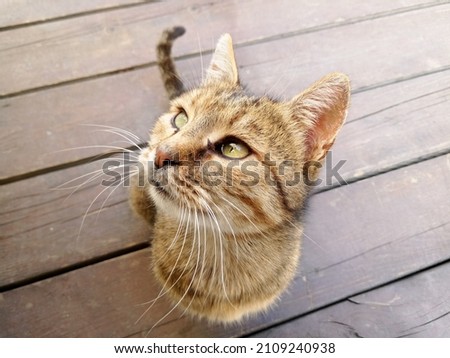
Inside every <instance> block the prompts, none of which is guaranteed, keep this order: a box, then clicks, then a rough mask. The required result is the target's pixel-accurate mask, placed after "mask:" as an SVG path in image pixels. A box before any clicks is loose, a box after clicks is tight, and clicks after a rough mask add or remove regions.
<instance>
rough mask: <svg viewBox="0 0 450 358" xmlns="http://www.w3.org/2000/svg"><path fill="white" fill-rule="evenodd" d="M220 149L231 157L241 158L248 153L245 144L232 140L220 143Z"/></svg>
mask: <svg viewBox="0 0 450 358" xmlns="http://www.w3.org/2000/svg"><path fill="white" fill-rule="evenodd" d="M220 150H221V152H222V154H223V155H224V156H226V157H228V158H232V159H242V158H245V157H246V156H247V155H249V153H250V150H249V149H248V147H247V146H246V145H245V144H241V143H233V142H230V143H224V144H222V147H221V148H220Z"/></svg>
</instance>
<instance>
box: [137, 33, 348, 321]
mask: <svg viewBox="0 0 450 358" xmlns="http://www.w3.org/2000/svg"><path fill="white" fill-rule="evenodd" d="M183 33H184V29H183V28H181V27H175V28H172V29H169V30H166V31H165V32H164V33H163V35H162V38H161V41H160V43H159V45H158V47H157V54H158V65H159V68H160V71H161V74H162V79H163V81H164V85H165V88H166V90H167V92H168V95H169V97H170V99H171V102H170V108H169V110H168V112H167V113H165V114H163V115H162V116H161V117H160V118H159V119H158V121H157V123H156V125H155V127H154V129H153V131H152V133H151V136H150V140H149V142H148V146H147V147H146V148H145V149H143V150H142V152H141V153H140V156H139V161H140V163H142V165H143V167H144V168H145V169H143V173H141V174H143V175H144V176H143V177H144V178H145V180H142V175H141V176H140V177H138V176H135V177H134V178H133V181H132V182H133V185H132V188H131V195H130V201H131V205H132V207H133V208H134V210H135V211H136V212H137V213H138V214H140V215H141V216H143V217H144V218H145V220H147V221H148V222H149V223H150V224H151V225H152V226H153V228H154V238H153V242H152V260H153V271H154V274H155V275H156V277H157V279H158V280H159V281H160V282H161V284H162V290H163V291H164V292H165V293H166V294H167V295H168V296H170V297H171V298H172V299H173V300H174V303H175V307H178V308H182V309H184V310H185V311H187V312H189V313H191V314H193V315H197V316H200V317H205V318H207V319H208V320H210V321H221V322H231V321H237V320H240V319H242V318H243V317H245V316H248V315H250V314H253V313H256V312H259V311H262V310H266V309H267V308H268V307H269V306H270V305H272V304H273V303H274V302H276V301H277V299H278V298H279V297H280V295H281V293H282V292H283V291H284V290H285V289H286V288H287V286H288V285H289V283H290V282H291V280H292V278H293V277H294V275H295V272H296V267H297V263H298V260H299V255H300V240H301V236H302V230H303V225H302V221H301V213H302V209H303V208H304V206H305V202H306V200H307V197H308V192H309V191H310V186H309V185H308V182H311V181H314V180H315V179H316V178H317V175H318V168H319V165H311V163H313V164H314V163H315V164H317V163H320V162H321V161H322V160H323V159H324V157H325V155H326V153H327V151H328V150H329V149H330V147H331V146H332V144H333V142H334V140H335V137H336V135H337V133H338V131H339V129H340V128H341V127H342V125H343V123H344V121H345V117H346V114H347V107H348V102H349V92H350V88H349V80H348V78H347V77H346V76H345V75H343V74H340V73H332V74H329V75H328V76H326V77H324V78H322V79H321V80H320V81H318V82H316V83H315V84H313V85H312V86H311V87H310V88H308V89H307V90H305V91H303V92H301V93H300V94H299V95H297V96H295V97H294V98H293V99H291V100H290V101H287V102H281V101H277V100H273V99H271V98H269V97H267V96H263V97H255V96H252V95H250V94H248V93H247V92H246V91H245V90H244V88H243V87H242V86H241V84H240V82H239V75H238V69H237V66H236V62H235V58H234V53H233V46H232V41H231V37H230V35H228V34H225V35H223V36H222V37H221V38H220V39H219V41H218V44H217V46H216V49H215V52H214V54H213V57H212V60H211V63H210V65H209V68H208V70H207V74H206V77H205V79H204V80H203V82H202V83H201V84H200V86H199V87H197V88H194V89H189V90H186V89H185V88H184V87H183V83H182V82H181V81H180V80H179V77H178V75H177V72H176V70H175V66H174V63H173V60H172V58H171V48H172V43H173V41H174V39H176V38H177V37H179V36H180V35H182V34H183ZM299 178H300V180H298V179H299Z"/></svg>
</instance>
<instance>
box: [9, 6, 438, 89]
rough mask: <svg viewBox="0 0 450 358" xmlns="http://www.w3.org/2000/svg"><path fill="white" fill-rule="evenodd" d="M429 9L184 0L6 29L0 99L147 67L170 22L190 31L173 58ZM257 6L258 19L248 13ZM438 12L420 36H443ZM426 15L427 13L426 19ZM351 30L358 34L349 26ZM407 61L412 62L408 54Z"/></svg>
mask: <svg viewBox="0 0 450 358" xmlns="http://www.w3.org/2000/svg"><path fill="white" fill-rule="evenodd" d="M436 4H442V1H437V2H426V3H425V5H424V2H423V1H419V0H409V1H407V2H406V4H405V1H402V2H374V3H363V4H360V5H359V6H353V5H354V4H353V2H352V1H351V0H341V1H340V2H333V4H332V5H330V4H329V2H328V1H326V0H321V1H320V2H314V3H310V2H298V1H294V0H290V1H282V0H279V1H271V2H265V3H264V5H261V3H260V2H258V1H256V0H255V1H247V2H245V3H242V4H239V6H236V4H235V3H233V2H222V1H217V0H216V1H210V0H201V1H199V0H190V1H189V2H182V3H180V2H164V3H158V4H149V5H143V6H139V7H136V8H129V9H124V10H118V11H113V12H105V13H99V14H93V15H90V16H83V17H79V18H74V19H67V20H65V21H62V22H52V23H47V24H42V25H39V26H33V27H31V28H21V29H16V30H11V31H5V32H3V33H0V44H1V45H0V53H1V56H2V59H1V62H2V66H1V67H0V95H7V94H13V93H19V92H21V91H24V90H28V89H32V88H39V87H42V86H48V85H53V84H57V83H62V82H67V81H71V80H75V79H78V78H84V77H89V76H94V75H98V74H102V73H109V72H113V71H118V70H123V69H126V68H130V67H135V66H141V65H143V64H148V63H149V62H151V61H155V52H154V46H153V45H152V44H155V43H156V42H157V40H158V39H159V36H160V34H161V31H162V30H163V29H164V28H166V27H169V26H173V25H183V26H185V27H186V28H187V29H188V31H189V33H190V34H191V37H190V38H189V39H188V38H185V39H183V40H180V41H178V43H177V48H176V50H175V54H176V55H178V56H180V55H186V54H192V53H197V52H198V51H199V50H200V49H203V50H208V49H212V48H213V46H214V42H215V41H216V39H217V38H218V37H219V36H220V35H221V34H222V33H224V32H227V31H231V32H232V34H233V36H234V40H235V42H236V43H237V44H244V43H248V42H249V41H261V40H262V39H264V38H266V37H274V36H278V35H279V36H281V35H283V34H285V33H286V32H293V33H295V32H305V31H306V32H307V31H312V30H313V29H322V28H327V27H331V26H333V25H342V24H345V23H346V22H349V23H353V22H355V21H356V22H357V21H362V19H364V18H367V19H370V20H372V19H373V18H377V17H379V16H387V15H389V14H390V12H394V13H395V12H398V11H402V9H403V10H405V11H408V10H411V9H416V8H422V7H424V6H428V5H430V6H431V5H436ZM408 5H409V6H408ZM256 8H257V9H258V16H254V15H255V9H256ZM443 8H444V9H445V7H442V6H439V7H436V8H434V7H433V8H430V9H427V10H424V15H421V19H420V21H427V22H428V20H433V21H429V26H427V31H426V34H425V35H426V36H427V38H428V36H430V38H432V37H433V36H434V35H435V34H436V31H438V34H441V33H442V26H443V25H442V24H441V23H442V21H443V20H442V19H441V18H442V17H445V16H444V15H445V14H443V15H442V14H441V10H442V9H443ZM419 13H422V11H420V12H419ZM427 13H430V15H428V16H427V15H426V14H427ZM440 14H441V15H440ZM422 16H425V18H422ZM249 19H251V21H250V20H249ZM445 20H446V19H445ZM374 21H375V22H377V20H374ZM396 21H397V20H394V21H392V22H393V23H395V22H396ZM416 21H419V19H417V20H416ZM444 22H445V21H444ZM375 25H376V24H374V26H375ZM383 26H384V25H383V22H381V23H380V24H379V25H376V27H377V28H381V29H383ZM400 28H401V26H400ZM395 30H396V31H393V32H391V33H390V36H389V38H388V39H386V40H389V41H395V38H396V35H395V34H397V33H398V32H399V31H398V30H399V27H396V29H395ZM411 30H413V31H412V33H411V41H408V42H407V43H405V44H404V46H409V45H410V46H411V47H413V48H414V49H415V50H417V49H420V47H424V45H426V43H427V41H422V40H421V37H420V36H423V35H424V31H423V29H422V31H420V36H419V39H417V38H416V36H415V34H416V32H418V29H417V25H415V26H413V28H412V29H411ZM355 31H358V30H357V29H356V28H355ZM408 31H409V29H408ZM400 32H401V31H400ZM358 33H359V38H361V35H362V34H365V32H362V31H358ZM192 36H193V37H192ZM436 38H439V36H437V37H436ZM419 40H420V46H419V47H418V46H416V45H417V43H418V41H419ZM346 41H349V39H348V38H347V39H346ZM395 43H397V42H395ZM316 46H317V44H316ZM372 46H376V45H375V42H374V41H371V47H372ZM299 47H300V46H299V45H298V44H297V48H299ZM364 47H367V43H365V46H364ZM376 47H378V48H379V46H376ZM443 47H445V46H443ZM304 48H305V47H302V49H304ZM355 48H356V47H355ZM372 48H373V47H372ZM396 48H398V46H395V47H393V48H392V49H391V50H392V51H394V52H398V51H399V50H396ZM284 49H286V48H284ZM434 50H435V51H438V52H439V51H442V52H443V53H445V54H446V52H445V48H439V47H437V48H436V47H435V48H434ZM271 51H272V52H273V49H272V50H271ZM424 51H425V49H424ZM302 52H303V51H302ZM352 53H354V49H353V51H352ZM31 54H32V55H31ZM68 54H69V55H68ZM433 54H434V52H430V56H431V58H434V56H433ZM394 55H395V54H394ZM404 56H406V55H404ZM252 58H255V57H252ZM256 58H259V57H256ZM373 58H376V57H373ZM316 60H317V58H315V61H316ZM408 60H413V61H416V60H414V58H411V57H408ZM440 62H441V61H440V59H438V60H437V61H435V60H434V61H429V62H427V63H426V65H427V66H426V67H430V68H433V67H435V66H438V65H439V63H440ZM49 64H51V65H49ZM383 65H386V63H383ZM277 78H278V77H277Z"/></svg>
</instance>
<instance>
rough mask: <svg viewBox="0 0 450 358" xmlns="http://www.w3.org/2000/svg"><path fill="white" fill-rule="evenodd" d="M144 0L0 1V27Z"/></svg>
mask: <svg viewBox="0 0 450 358" xmlns="http://www.w3.org/2000/svg"><path fill="white" fill-rule="evenodd" d="M145 2H148V1H145V0H89V1H88V0H81V1H80V0H79V1H65V2H62V1H54V0H39V1H36V0H14V1H8V0H6V1H0V29H2V28H7V27H11V26H18V25H25V24H30V23H36V22H42V21H48V20H53V19H55V18H62V17H67V16H74V15H79V14H82V13H86V12H92V11H99V10H106V9H111V8H117V7H120V6H124V5H131V4H142V3H145Z"/></svg>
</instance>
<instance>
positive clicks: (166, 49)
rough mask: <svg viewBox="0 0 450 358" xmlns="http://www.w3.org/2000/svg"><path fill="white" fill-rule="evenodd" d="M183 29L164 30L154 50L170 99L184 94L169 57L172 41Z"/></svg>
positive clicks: (183, 31)
mask: <svg viewBox="0 0 450 358" xmlns="http://www.w3.org/2000/svg"><path fill="white" fill-rule="evenodd" d="M185 31H186V30H185V29H184V27H181V26H176V27H172V28H170V29H167V30H165V31H164V32H163V33H162V35H161V39H160V40H159V43H158V46H157V48H156V55H157V60H158V67H159V70H160V72H161V77H162V80H163V82H164V87H165V88H166V91H167V94H168V95H169V98H170V99H173V98H175V97H178V96H179V95H180V94H182V93H183V92H184V86H183V83H182V82H181V80H180V77H179V76H178V73H177V70H176V68H175V64H174V62H173V59H172V57H171V52H172V45H173V41H174V40H175V39H176V38H178V37H180V36H182V35H183V34H184V33H185Z"/></svg>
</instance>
